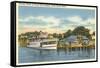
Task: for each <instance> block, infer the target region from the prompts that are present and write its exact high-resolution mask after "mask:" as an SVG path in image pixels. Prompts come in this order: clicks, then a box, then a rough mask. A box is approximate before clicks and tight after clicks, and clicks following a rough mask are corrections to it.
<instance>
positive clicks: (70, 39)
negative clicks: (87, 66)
mask: <svg viewBox="0 0 100 68" xmlns="http://www.w3.org/2000/svg"><path fill="white" fill-rule="evenodd" d="M82 39H83V40H88V38H87V37H86V36H82ZM64 40H65V41H68V42H75V41H77V36H76V35H71V36H69V37H67V38H65V39H64Z"/></svg>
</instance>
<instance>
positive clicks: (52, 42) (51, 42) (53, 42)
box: [41, 41, 56, 45]
mask: <svg viewBox="0 0 100 68" xmlns="http://www.w3.org/2000/svg"><path fill="white" fill-rule="evenodd" d="M55 43H56V41H49V42H42V43H41V44H42V45H48V44H55Z"/></svg>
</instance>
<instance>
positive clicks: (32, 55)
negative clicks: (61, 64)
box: [18, 47, 95, 63]
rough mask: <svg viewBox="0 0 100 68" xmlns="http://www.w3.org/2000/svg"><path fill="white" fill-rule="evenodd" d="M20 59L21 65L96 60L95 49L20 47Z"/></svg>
mask: <svg viewBox="0 0 100 68" xmlns="http://www.w3.org/2000/svg"><path fill="white" fill-rule="evenodd" d="M18 57H19V59H18V61H19V63H32V62H43V61H60V60H61V61H63V60H64V61H65V60H66V61H67V60H82V59H94V58H95V49H90V48H88V49H87V48H86V49H76V48H75V49H58V50H39V49H34V48H26V47H19V53H18Z"/></svg>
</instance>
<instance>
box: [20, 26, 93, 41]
mask: <svg viewBox="0 0 100 68" xmlns="http://www.w3.org/2000/svg"><path fill="white" fill-rule="evenodd" d="M41 32H42V31H35V32H26V33H22V34H20V35H19V40H20V39H21V38H27V39H29V38H32V37H35V38H38V37H39V35H40V33H41ZM70 35H82V36H86V37H87V38H88V39H90V40H91V39H92V36H91V34H90V30H89V29H87V28H85V27H84V26H79V27H76V28H75V29H74V30H70V29H69V30H67V31H66V32H65V33H63V34H57V33H53V34H48V38H49V37H51V36H52V37H53V38H58V39H63V38H67V37H68V36H70ZM93 35H95V32H93Z"/></svg>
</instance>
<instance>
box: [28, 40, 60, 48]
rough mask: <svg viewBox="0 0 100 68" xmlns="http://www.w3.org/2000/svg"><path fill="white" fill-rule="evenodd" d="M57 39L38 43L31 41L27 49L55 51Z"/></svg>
mask: <svg viewBox="0 0 100 68" xmlns="http://www.w3.org/2000/svg"><path fill="white" fill-rule="evenodd" d="M57 41H58V40H57V39H44V40H38V41H32V42H30V43H29V45H27V47H31V48H36V49H57V43H58V42H57Z"/></svg>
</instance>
